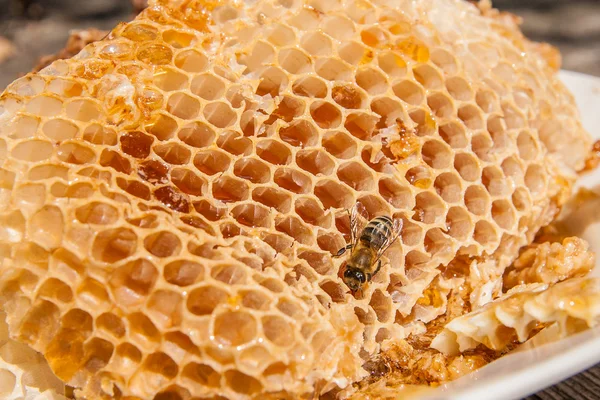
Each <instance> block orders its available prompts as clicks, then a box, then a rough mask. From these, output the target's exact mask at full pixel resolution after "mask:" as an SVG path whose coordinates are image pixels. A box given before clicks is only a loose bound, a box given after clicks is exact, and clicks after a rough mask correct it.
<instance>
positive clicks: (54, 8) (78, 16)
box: [0, 0, 600, 91]
mask: <svg viewBox="0 0 600 400" xmlns="http://www.w3.org/2000/svg"><path fill="white" fill-rule="evenodd" d="M146 1H147V0H83V1H82V0H0V91H1V90H2V89H4V88H5V87H6V85H7V84H8V83H10V82H11V81H13V80H14V79H15V78H16V77H18V76H19V75H20V74H23V73H26V72H28V71H30V70H32V69H34V68H35V67H36V66H38V67H41V66H43V65H44V64H46V63H49V62H51V61H52V60H53V58H51V57H46V58H45V59H44V60H42V62H41V63H40V58H41V57H43V56H47V55H53V54H57V53H59V52H61V50H62V52H61V53H60V54H58V55H59V56H61V57H67V56H72V55H74V53H76V52H77V51H78V50H79V49H80V48H81V46H82V44H85V43H87V42H89V41H92V40H97V39H100V38H102V37H103V36H104V30H108V29H111V28H112V27H113V26H114V25H116V24H117V23H118V22H120V21H126V20H129V19H131V18H132V17H133V16H134V15H135V14H136V13H137V12H138V11H139V10H140V9H141V8H143V7H144V6H145V2H146ZM493 5H494V7H496V8H499V9H501V10H505V11H510V12H512V13H515V14H517V15H519V16H521V17H523V19H524V23H523V31H524V32H525V34H526V35H527V36H528V37H529V38H532V39H534V40H536V41H545V42H549V43H552V44H553V45H555V46H557V47H558V48H559V49H560V50H561V52H562V55H563V68H564V69H568V70H572V71H578V72H583V73H587V74H592V75H596V76H600V0H495V1H493ZM89 28H96V29H97V30H88V29H89ZM74 30H88V31H84V32H81V33H79V34H74V35H71V39H70V42H69V43H68V44H67V40H68V39H69V36H70V33H71V32H72V31H74Z"/></svg>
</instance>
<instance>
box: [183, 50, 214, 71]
mask: <svg viewBox="0 0 600 400" xmlns="http://www.w3.org/2000/svg"><path fill="white" fill-rule="evenodd" d="M175 65H176V66H177V68H179V69H181V70H183V71H186V72H191V73H198V72H202V71H204V70H205V69H206V67H207V66H208V59H207V58H206V56H205V55H204V54H202V53H201V52H199V51H197V50H194V49H186V50H184V51H182V52H180V53H177V55H176V56H175Z"/></svg>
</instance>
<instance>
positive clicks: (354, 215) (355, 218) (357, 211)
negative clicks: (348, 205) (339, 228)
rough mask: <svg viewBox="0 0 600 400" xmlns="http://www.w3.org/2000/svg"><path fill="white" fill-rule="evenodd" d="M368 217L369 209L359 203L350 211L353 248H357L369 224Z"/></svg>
mask: <svg viewBox="0 0 600 400" xmlns="http://www.w3.org/2000/svg"><path fill="white" fill-rule="evenodd" d="M367 215H368V214H367V209H366V208H365V206H363V205H362V203H359V202H357V203H356V204H355V205H354V207H352V209H351V210H350V237H351V242H350V243H352V247H353V248H354V246H356V244H357V242H358V239H359V238H360V235H361V233H362V231H363V229H364V228H365V226H366V225H367V223H368V222H369V219H368V218H369V217H368V216H367Z"/></svg>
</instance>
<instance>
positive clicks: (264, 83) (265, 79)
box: [256, 67, 289, 97]
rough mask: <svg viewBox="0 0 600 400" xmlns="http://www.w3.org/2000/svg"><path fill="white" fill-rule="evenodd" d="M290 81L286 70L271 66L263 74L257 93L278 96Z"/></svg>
mask: <svg viewBox="0 0 600 400" xmlns="http://www.w3.org/2000/svg"><path fill="white" fill-rule="evenodd" d="M288 83H289V80H288V77H287V74H286V73H285V72H283V71H282V70H281V69H279V68H277V67H269V68H267V69H265V70H264V71H263V72H262V74H261V77H260V84H259V85H258V88H257V89H256V94H257V95H259V96H265V95H268V94H270V95H271V96H272V97H276V96H278V95H279V94H280V93H281V92H283V91H284V90H285V88H286V87H287V85H288Z"/></svg>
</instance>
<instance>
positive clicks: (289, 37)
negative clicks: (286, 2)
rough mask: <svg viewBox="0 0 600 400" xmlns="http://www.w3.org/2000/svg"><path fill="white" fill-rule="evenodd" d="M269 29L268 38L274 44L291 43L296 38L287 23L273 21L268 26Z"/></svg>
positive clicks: (283, 44) (280, 45)
mask: <svg viewBox="0 0 600 400" xmlns="http://www.w3.org/2000/svg"><path fill="white" fill-rule="evenodd" d="M269 31H270V32H269V33H268V40H269V42H271V43H273V44H274V45H275V46H279V47H282V46H285V45H288V44H291V43H292V42H293V41H294V40H295V38H296V35H295V34H294V31H293V30H292V29H291V28H290V27H288V26H287V25H283V24H279V23H275V24H273V25H272V26H270V27H269Z"/></svg>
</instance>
